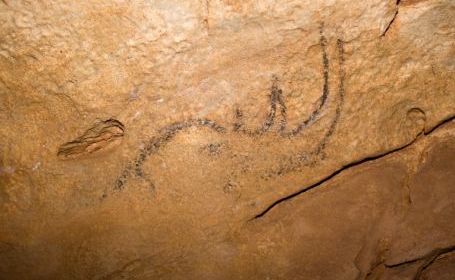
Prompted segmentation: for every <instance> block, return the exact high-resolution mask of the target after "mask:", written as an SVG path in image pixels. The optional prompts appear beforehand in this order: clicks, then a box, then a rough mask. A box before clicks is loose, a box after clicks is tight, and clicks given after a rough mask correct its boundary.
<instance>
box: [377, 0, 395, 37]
mask: <svg viewBox="0 0 455 280" xmlns="http://www.w3.org/2000/svg"><path fill="white" fill-rule="evenodd" d="M399 5H400V0H397V2H396V8H397V10H396V11H395V14H394V15H393V17H392V19H391V20H390V22H389V24H387V27H386V28H385V29H384V31H383V32H382V34H381V37H384V36H385V35H386V34H387V31H389V29H390V27H391V26H392V24H393V23H394V22H395V19H396V18H397V16H398V7H399Z"/></svg>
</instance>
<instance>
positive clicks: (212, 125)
mask: <svg viewBox="0 0 455 280" xmlns="http://www.w3.org/2000/svg"><path fill="white" fill-rule="evenodd" d="M319 44H320V46H321V49H322V65H323V87H322V94H321V96H320V97H319V100H318V106H317V107H316V108H315V109H314V110H313V111H312V112H311V113H310V115H309V116H308V118H306V119H305V120H303V121H302V122H300V123H299V124H298V125H297V127H296V128H294V129H292V130H290V131H286V125H287V118H286V117H287V115H286V109H287V108H286V105H285V102H284V98H283V92H282V90H281V89H280V88H279V86H278V78H277V77H275V76H274V77H273V79H272V87H271V89H270V95H269V112H268V114H267V117H266V119H265V120H264V122H263V124H262V125H261V126H260V127H259V128H257V129H256V130H254V131H251V130H249V129H247V128H245V125H244V121H243V117H244V115H243V112H242V111H241V110H240V109H239V108H237V109H236V110H235V122H234V124H233V128H232V132H237V133H243V134H245V135H247V136H250V137H256V136H260V135H262V134H264V133H266V132H267V131H269V130H270V128H272V127H273V125H274V123H275V118H276V115H277V106H279V107H280V110H279V114H280V116H281V120H280V123H279V130H278V133H279V134H280V135H281V136H283V137H293V136H297V135H298V134H300V133H301V132H302V131H303V130H304V129H305V128H307V127H308V126H309V125H310V124H312V123H313V122H314V121H315V120H316V119H317V118H318V116H319V115H320V114H321V112H322V110H323V109H324V107H325V105H326V104H327V100H328V98H329V66H330V61H329V57H328V54H327V39H326V38H325V36H324V34H323V27H322V26H321V28H320V42H319ZM337 49H338V56H339V60H340V62H339V76H340V81H339V87H338V95H339V101H338V105H337V107H336V111H335V116H334V118H333V120H332V122H331V124H330V126H329V129H328V131H327V132H326V133H325V135H324V137H323V138H322V139H321V141H320V143H319V144H318V145H317V148H316V149H315V150H314V151H313V152H310V153H300V155H299V156H298V157H297V163H294V164H292V165H298V164H301V162H305V161H308V159H309V158H311V157H313V156H315V155H316V156H317V155H321V154H322V157H321V158H322V159H323V158H325V155H324V154H323V152H324V149H325V148H326V145H327V141H328V140H329V138H330V137H331V135H332V134H333V132H334V131H335V128H336V125H337V123H338V120H339V118H340V116H341V108H342V105H343V103H344V77H345V72H344V49H343V42H342V41H341V40H338V41H337ZM191 127H197V128H202V127H206V128H209V129H211V130H213V131H215V132H218V133H225V132H226V131H227V130H226V128H225V127H223V126H221V125H219V124H217V123H216V122H215V121H213V120H209V119H193V120H188V121H183V122H176V123H174V124H171V125H168V126H166V127H164V128H163V129H161V130H160V132H159V136H157V137H153V138H152V139H151V140H150V141H148V143H147V144H146V146H145V147H144V148H143V149H141V150H139V153H138V155H137V157H136V159H135V160H134V161H133V162H132V163H129V164H128V165H127V167H126V168H125V169H124V170H123V171H122V173H121V174H120V176H119V177H118V178H117V180H116V181H115V184H114V190H116V191H120V190H122V189H123V188H124V185H125V184H126V183H127V179H128V177H129V176H136V177H139V178H141V179H143V180H145V181H146V182H147V183H148V184H149V185H150V186H151V188H152V189H154V188H155V186H154V184H153V182H152V180H150V179H149V178H147V177H146V176H145V174H144V172H143V170H142V165H143V163H144V162H145V160H146V159H147V157H148V156H150V155H152V154H154V153H156V152H157V151H158V150H159V149H160V148H161V147H163V146H165V145H166V144H167V143H169V142H170V141H171V140H172V139H173V138H174V137H175V136H176V135H177V134H178V133H179V132H181V131H184V130H186V129H188V128H191ZM292 169H293V168H290V169H289V168H281V169H279V170H278V171H277V172H276V174H277V175H282V174H284V173H285V172H288V171H290V170H292ZM103 197H105V195H103Z"/></svg>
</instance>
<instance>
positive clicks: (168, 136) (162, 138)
mask: <svg viewBox="0 0 455 280" xmlns="http://www.w3.org/2000/svg"><path fill="white" fill-rule="evenodd" d="M191 127H206V128H210V129H212V130H214V131H216V132H219V133H224V132H225V131H226V129H225V128H224V127H223V126H220V125H218V124H217V123H216V122H215V121H213V120H208V119H194V120H188V121H184V122H176V123H173V124H171V125H168V126H166V127H165V128H163V129H161V130H160V134H159V136H158V137H153V138H152V139H151V140H150V141H149V142H148V143H147V144H146V146H145V147H144V148H142V149H141V150H139V154H138V156H137V157H136V159H135V160H134V162H133V164H132V165H131V164H129V165H128V166H127V167H126V168H125V169H124V170H123V172H122V174H121V175H120V177H119V178H118V179H117V180H116V182H115V186H114V189H115V190H121V189H123V185H124V184H125V183H126V179H127V177H128V176H130V175H131V173H133V174H134V175H135V176H137V177H141V178H143V177H144V173H143V171H142V165H143V163H144V161H145V160H146V159H147V157H148V156H150V155H151V154H153V153H155V152H157V151H158V150H159V149H160V148H161V147H162V146H164V145H165V144H166V143H167V142H169V141H171V140H172V139H173V138H174V137H175V136H176V135H177V133H178V132H180V131H182V130H185V129H188V128H191Z"/></svg>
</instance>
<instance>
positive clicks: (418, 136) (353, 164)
mask: <svg viewBox="0 0 455 280" xmlns="http://www.w3.org/2000/svg"><path fill="white" fill-rule="evenodd" d="M453 120H455V116H452V117H450V118H447V119H445V120H444V121H442V122H440V123H439V124H437V125H436V126H435V127H434V128H432V129H431V130H430V131H429V132H425V131H424V130H422V132H420V133H419V134H418V135H417V136H416V137H415V138H414V139H413V140H412V141H410V142H409V143H407V144H404V145H402V146H400V147H398V148H395V149H392V150H389V151H387V152H384V153H381V154H379V155H376V156H370V157H366V158H363V159H360V160H357V161H354V162H351V163H349V164H347V165H344V166H342V167H341V168H339V169H338V170H336V171H334V172H332V173H331V174H329V175H328V176H326V177H324V178H322V179H320V180H319V181H317V182H315V183H313V184H311V185H309V186H306V187H304V188H302V189H300V190H298V191H297V192H294V193H291V194H290V195H287V196H284V197H282V198H280V199H278V200H276V201H274V202H273V203H271V204H270V205H269V206H267V207H266V208H265V209H264V210H262V211H261V212H259V213H258V214H256V215H255V216H254V217H253V218H251V219H250V220H249V221H252V220H255V219H259V218H262V217H263V216H264V215H266V214H267V213H268V212H269V211H270V210H272V209H273V208H274V207H276V206H277V205H279V204H280V203H283V202H285V201H287V200H290V199H292V198H294V197H296V196H298V195H301V194H304V193H306V192H308V191H310V190H312V189H315V188H317V187H319V186H321V185H322V184H324V183H325V182H327V181H329V180H331V179H332V178H334V177H335V176H337V175H338V174H340V173H341V172H343V171H345V170H348V169H351V168H353V167H356V166H359V165H361V164H364V163H367V162H371V161H375V160H377V159H380V158H383V157H385V156H388V155H390V154H394V153H396V152H399V151H401V150H403V149H405V148H407V147H409V146H411V145H412V144H414V143H415V142H416V141H417V140H418V139H420V138H421V137H423V136H427V135H429V134H430V133H432V132H433V131H435V130H437V129H438V128H440V127H441V126H443V125H444V124H446V123H449V122H451V121H453Z"/></svg>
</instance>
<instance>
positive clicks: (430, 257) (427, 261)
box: [384, 245, 455, 280]
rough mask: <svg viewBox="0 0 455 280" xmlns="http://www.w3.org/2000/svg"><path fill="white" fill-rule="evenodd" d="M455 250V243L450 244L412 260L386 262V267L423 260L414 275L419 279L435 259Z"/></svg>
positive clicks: (415, 278)
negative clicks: (393, 262)
mask: <svg viewBox="0 0 455 280" xmlns="http://www.w3.org/2000/svg"><path fill="white" fill-rule="evenodd" d="M451 252H455V245H452V246H449V247H444V248H436V249H433V250H431V251H430V252H428V253H426V254H424V255H422V256H420V257H418V258H415V259H412V260H406V261H404V262H400V263H396V264H384V265H385V267H387V268H395V267H400V266H402V265H407V264H412V263H415V262H418V261H423V263H422V264H421V265H420V266H419V268H418V269H417V271H416V274H415V275H414V280H419V279H420V277H421V276H422V273H423V272H424V271H425V269H426V268H428V267H429V266H430V265H431V264H433V263H434V261H435V260H436V259H437V258H438V257H439V256H441V255H443V254H447V253H451Z"/></svg>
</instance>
